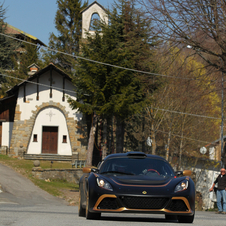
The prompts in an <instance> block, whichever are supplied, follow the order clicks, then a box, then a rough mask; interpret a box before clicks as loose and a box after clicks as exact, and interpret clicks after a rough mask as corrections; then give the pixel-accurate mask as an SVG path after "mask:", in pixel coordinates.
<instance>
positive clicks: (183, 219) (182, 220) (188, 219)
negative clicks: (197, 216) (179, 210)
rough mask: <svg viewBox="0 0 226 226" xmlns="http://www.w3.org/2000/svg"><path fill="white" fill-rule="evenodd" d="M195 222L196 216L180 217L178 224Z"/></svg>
mask: <svg viewBox="0 0 226 226" xmlns="http://www.w3.org/2000/svg"><path fill="white" fill-rule="evenodd" d="M193 220H194V215H192V216H183V215H180V216H178V222H179V223H193Z"/></svg>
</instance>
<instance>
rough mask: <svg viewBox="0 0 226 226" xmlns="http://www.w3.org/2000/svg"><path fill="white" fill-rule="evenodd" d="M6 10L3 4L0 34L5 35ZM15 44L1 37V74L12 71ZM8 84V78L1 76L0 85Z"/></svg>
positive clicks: (0, 13) (0, 6)
mask: <svg viewBox="0 0 226 226" xmlns="http://www.w3.org/2000/svg"><path fill="white" fill-rule="evenodd" d="M5 12H6V11H5V9H4V8H3V4H1V5H0V33H2V34H5V31H6V23H5V22H4V20H5ZM15 46H16V45H15V42H14V41H12V39H10V38H8V37H6V36H3V35H0V73H1V74H4V73H5V70H8V69H12V67H13V63H12V58H13V55H14V53H15V51H14V50H15ZM4 82H6V78H5V77H3V76H0V84H1V87H2V84H3V83H4Z"/></svg>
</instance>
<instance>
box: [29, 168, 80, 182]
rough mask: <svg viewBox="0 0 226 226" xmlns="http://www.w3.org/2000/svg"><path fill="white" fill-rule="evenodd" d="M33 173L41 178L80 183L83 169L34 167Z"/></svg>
mask: <svg viewBox="0 0 226 226" xmlns="http://www.w3.org/2000/svg"><path fill="white" fill-rule="evenodd" d="M32 175H33V177H35V178H37V179H41V180H48V179H50V180H51V179H60V180H66V181H68V182H70V183H79V179H80V177H81V176H82V175H83V172H82V169H42V168H41V167H34V168H33V169H32Z"/></svg>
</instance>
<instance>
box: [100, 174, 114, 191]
mask: <svg viewBox="0 0 226 226" xmlns="http://www.w3.org/2000/svg"><path fill="white" fill-rule="evenodd" d="M97 185H98V186H99V187H101V188H104V189H107V190H109V191H113V188H112V186H111V185H110V183H108V182H107V181H106V180H104V179H102V178H99V177H97Z"/></svg>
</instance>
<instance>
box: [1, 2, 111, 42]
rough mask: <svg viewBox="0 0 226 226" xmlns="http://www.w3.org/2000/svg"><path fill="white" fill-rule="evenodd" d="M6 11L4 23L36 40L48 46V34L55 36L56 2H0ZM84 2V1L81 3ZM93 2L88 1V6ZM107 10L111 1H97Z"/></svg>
mask: <svg viewBox="0 0 226 226" xmlns="http://www.w3.org/2000/svg"><path fill="white" fill-rule="evenodd" d="M2 2H4V4H3V8H7V9H6V14H5V17H6V19H5V22H7V23H8V24H10V25H12V26H14V27H16V28H18V29H20V30H22V31H24V32H26V33H28V34H30V35H33V36H35V37H36V38H38V39H39V40H40V41H42V42H43V43H45V44H46V45H48V43H49V36H50V33H51V32H53V33H54V34H57V30H56V29H55V24H54V19H55V15H56V11H57V3H56V0H2V1H1V0H0V4H2ZM83 2H84V1H83ZM92 2H94V0H89V4H91V3H92ZM97 2H98V3H99V4H101V5H102V6H104V7H106V8H108V6H110V5H111V4H112V3H113V2H114V1H113V0H97Z"/></svg>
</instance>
